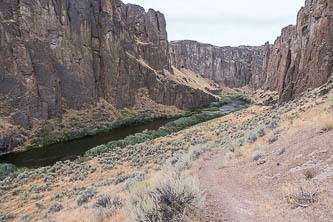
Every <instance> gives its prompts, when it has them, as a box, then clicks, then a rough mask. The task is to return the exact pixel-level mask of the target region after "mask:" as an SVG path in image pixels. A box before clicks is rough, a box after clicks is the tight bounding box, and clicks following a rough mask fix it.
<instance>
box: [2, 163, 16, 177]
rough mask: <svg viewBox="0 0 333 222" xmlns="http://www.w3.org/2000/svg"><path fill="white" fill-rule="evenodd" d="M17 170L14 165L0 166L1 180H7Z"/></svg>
mask: <svg viewBox="0 0 333 222" xmlns="http://www.w3.org/2000/svg"><path fill="white" fill-rule="evenodd" d="M16 170H17V168H16V166H15V165H13V164H8V163H4V164H0V180H3V179H5V178H6V177H8V176H10V175H11V174H13V173H14V172H15V171H16Z"/></svg>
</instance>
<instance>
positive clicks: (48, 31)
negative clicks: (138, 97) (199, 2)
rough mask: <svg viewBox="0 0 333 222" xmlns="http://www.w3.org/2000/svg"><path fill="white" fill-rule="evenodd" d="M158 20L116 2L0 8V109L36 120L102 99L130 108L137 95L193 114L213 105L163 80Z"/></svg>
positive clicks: (48, 0) (43, 0)
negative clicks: (140, 92) (144, 92)
mask: <svg viewBox="0 0 333 222" xmlns="http://www.w3.org/2000/svg"><path fill="white" fill-rule="evenodd" d="M168 55H169V52H168V41H167V33H166V23H165V19H164V16H163V14H161V13H160V12H156V11H154V10H152V9H150V10H149V11H148V12H147V13H146V12H145V10H144V9H143V8H142V7H140V6H136V5H130V4H128V5H125V4H123V3H122V2H121V1H118V0H59V1H53V0H37V1H18V0H1V2H0V97H1V102H0V106H1V109H2V113H1V114H2V115H6V116H8V115H9V114H10V113H12V112H14V111H15V110H23V111H24V112H25V113H27V115H29V116H31V117H35V118H43V119H47V118H50V117H55V116H60V115H61V113H62V112H63V111H64V110H66V109H84V108H86V107H87V106H88V105H91V104H94V103H96V102H97V101H98V100H99V99H100V98H103V99H105V100H106V101H108V102H109V103H111V104H112V105H114V106H115V107H116V108H124V107H130V106H132V105H133V104H134V102H135V94H136V92H137V89H140V88H147V89H148V92H149V95H150V97H151V98H152V99H153V100H155V101H156V102H158V103H162V104H166V105H176V106H177V107H179V108H193V107H196V106H202V105H207V104H209V103H210V102H212V101H215V98H214V97H213V96H211V95H209V94H206V93H204V92H202V91H200V90H195V89H192V88H190V87H187V86H185V85H179V84H177V83H176V82H173V81H171V80H169V79H167V78H166V77H165V75H164V70H168V71H170V72H171V65H170V61H169V58H168Z"/></svg>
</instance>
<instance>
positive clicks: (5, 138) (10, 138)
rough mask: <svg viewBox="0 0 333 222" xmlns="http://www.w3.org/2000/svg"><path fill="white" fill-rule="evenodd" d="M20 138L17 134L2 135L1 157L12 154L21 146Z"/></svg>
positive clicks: (0, 139)
mask: <svg viewBox="0 0 333 222" xmlns="http://www.w3.org/2000/svg"><path fill="white" fill-rule="evenodd" d="M18 138H19V136H18V135H17V134H16V133H9V134H3V135H0V155H1V154H3V153H9V152H11V151H12V150H13V149H14V148H15V147H16V146H17V145H18V144H19V142H18Z"/></svg>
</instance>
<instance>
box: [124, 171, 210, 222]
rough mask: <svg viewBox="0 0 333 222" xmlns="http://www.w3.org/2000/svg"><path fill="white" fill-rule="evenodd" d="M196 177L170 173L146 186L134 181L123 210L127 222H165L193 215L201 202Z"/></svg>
mask: <svg viewBox="0 0 333 222" xmlns="http://www.w3.org/2000/svg"><path fill="white" fill-rule="evenodd" d="M204 199H205V197H204V195H203V193H202V192H201V191H200V185H199V180H198V178H197V177H193V176H189V175H187V174H185V173H182V174H177V173H170V174H166V175H163V179H161V180H160V181H158V182H157V181H155V183H154V184H153V186H152V187H151V188H150V187H149V186H148V185H147V184H138V185H136V186H135V187H133V189H131V190H130V191H129V192H128V194H127V207H126V208H127V211H128V215H129V217H130V220H131V221H135V222H141V221H142V222H144V221H151V222H157V221H158V222H169V221H181V218H183V217H184V216H186V217H191V216H193V214H194V212H195V210H198V209H200V208H201V207H202V206H203V203H204Z"/></svg>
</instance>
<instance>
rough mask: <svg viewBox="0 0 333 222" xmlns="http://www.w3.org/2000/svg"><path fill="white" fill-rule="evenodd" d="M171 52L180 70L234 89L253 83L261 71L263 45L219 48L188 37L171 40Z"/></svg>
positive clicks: (172, 59)
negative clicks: (186, 70)
mask: <svg viewBox="0 0 333 222" xmlns="http://www.w3.org/2000/svg"><path fill="white" fill-rule="evenodd" d="M169 52H170V60H171V64H172V65H173V66H175V67H176V68H177V69H181V68H185V69H189V70H191V71H193V72H195V73H198V74H200V75H201V76H203V77H205V78H208V79H211V80H214V81H215V82H217V83H219V84H221V85H223V86H227V87H231V88H239V87H243V86H246V85H249V84H251V85H252V84H254V83H253V81H254V80H252V79H256V76H259V75H261V73H262V67H263V60H264V55H263V53H264V51H263V47H251V46H240V47H229V46H227V47H217V46H213V45H209V44H204V43H199V42H196V41H188V40H186V41H173V42H171V43H170V50H169Z"/></svg>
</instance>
